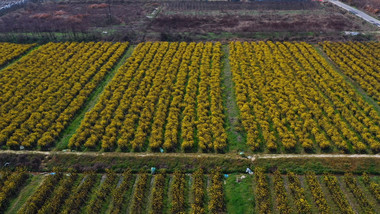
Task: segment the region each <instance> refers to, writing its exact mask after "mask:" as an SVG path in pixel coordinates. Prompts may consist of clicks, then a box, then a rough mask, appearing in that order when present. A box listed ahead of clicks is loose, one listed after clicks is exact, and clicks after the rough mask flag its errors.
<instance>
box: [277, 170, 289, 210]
mask: <svg viewBox="0 0 380 214" xmlns="http://www.w3.org/2000/svg"><path fill="white" fill-rule="evenodd" d="M274 191H275V193H276V202H277V209H278V210H279V211H280V213H283V214H290V213H292V210H291V209H290V206H289V199H288V196H287V194H286V190H285V186H284V181H283V179H282V176H281V174H280V172H279V171H278V170H276V171H275V172H274Z"/></svg>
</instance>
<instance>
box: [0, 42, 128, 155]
mask: <svg viewBox="0 0 380 214" xmlns="http://www.w3.org/2000/svg"><path fill="white" fill-rule="evenodd" d="M127 45H128V44H126V43H123V44H121V43H116V44H113V43H103V42H98V43H94V42H90V43H75V42H74V43H69V42H66V43H49V44H46V45H44V46H42V47H40V48H39V49H37V50H34V51H32V52H31V53H30V54H28V55H27V56H26V57H23V58H22V59H20V60H19V61H18V62H17V63H14V64H12V65H11V66H8V67H7V68H6V69H4V70H2V71H1V72H0V130H1V132H0V145H4V144H6V145H7V146H8V147H11V148H17V147H18V146H19V145H22V146H24V147H27V148H34V147H35V146H37V144H38V146H40V147H42V148H44V147H49V146H51V145H52V143H54V141H55V139H57V138H58V136H59V134H60V133H61V132H62V130H63V129H64V128H65V127H66V126H67V125H68V123H69V122H70V120H72V118H73V117H74V115H75V113H76V112H77V111H78V110H79V109H80V108H81V107H82V106H83V104H84V102H85V101H86V100H87V99H88V96H89V95H90V94H91V92H92V91H93V90H94V89H95V87H96V86H97V85H98V84H99V83H100V82H101V81H102V80H103V78H104V76H105V75H106V74H107V73H108V72H109V71H110V70H111V69H112V67H113V66H114V65H115V64H116V62H117V60H118V59H119V58H120V56H121V55H122V54H123V53H124V51H125V49H126V48H127Z"/></svg>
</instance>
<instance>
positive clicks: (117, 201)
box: [111, 169, 134, 214]
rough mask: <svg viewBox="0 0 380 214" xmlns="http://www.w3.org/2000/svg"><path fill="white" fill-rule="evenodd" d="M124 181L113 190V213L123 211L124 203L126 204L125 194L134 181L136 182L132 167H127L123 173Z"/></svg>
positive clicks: (117, 213)
mask: <svg viewBox="0 0 380 214" xmlns="http://www.w3.org/2000/svg"><path fill="white" fill-rule="evenodd" d="M122 177H123V181H122V182H121V183H120V186H119V187H117V188H115V189H114V190H113V193H112V196H113V204H112V211H111V213H112V214H119V213H121V212H122V209H123V205H124V203H125V202H124V198H125V197H124V195H125V193H126V192H127V191H128V190H129V189H131V188H132V187H133V185H131V183H132V182H134V178H133V175H132V171H131V170H130V169H127V170H126V171H124V173H123V176H122Z"/></svg>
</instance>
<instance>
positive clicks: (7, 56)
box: [0, 42, 35, 66]
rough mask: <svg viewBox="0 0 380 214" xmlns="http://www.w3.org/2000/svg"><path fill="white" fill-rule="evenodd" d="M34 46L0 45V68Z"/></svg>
mask: <svg viewBox="0 0 380 214" xmlns="http://www.w3.org/2000/svg"><path fill="white" fill-rule="evenodd" d="M34 46H35V44H27V45H22V44H13V43H6V42H5V43H0V66H3V65H5V64H7V63H8V62H10V61H12V60H13V59H15V58H16V57H17V56H19V55H21V54H23V53H25V52H26V51H27V50H29V49H30V48H32V47H34Z"/></svg>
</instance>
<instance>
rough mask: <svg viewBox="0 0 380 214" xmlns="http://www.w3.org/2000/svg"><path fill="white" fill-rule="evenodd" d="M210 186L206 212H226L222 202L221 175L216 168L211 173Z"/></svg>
mask: <svg viewBox="0 0 380 214" xmlns="http://www.w3.org/2000/svg"><path fill="white" fill-rule="evenodd" d="M211 182H212V183H211V186H210V189H209V197H210V201H209V203H208V210H209V213H211V214H219V213H225V212H226V203H225V201H224V187H223V175H222V172H221V169H220V168H219V167H218V168H216V169H214V170H212V172H211Z"/></svg>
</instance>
